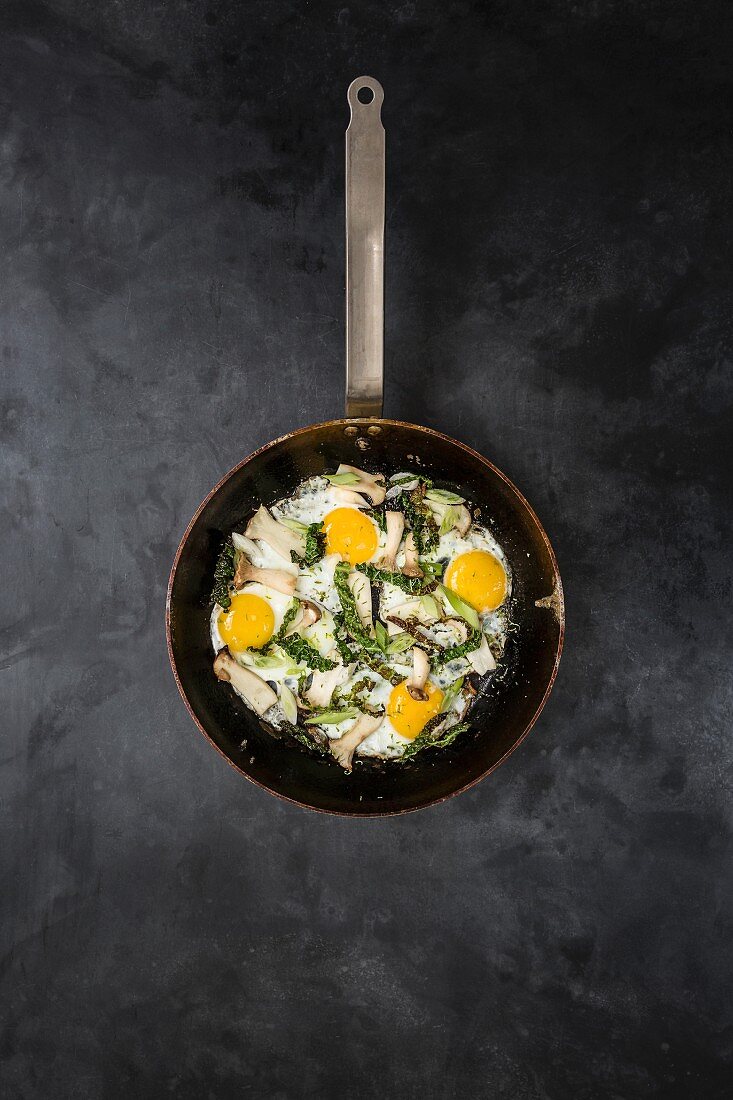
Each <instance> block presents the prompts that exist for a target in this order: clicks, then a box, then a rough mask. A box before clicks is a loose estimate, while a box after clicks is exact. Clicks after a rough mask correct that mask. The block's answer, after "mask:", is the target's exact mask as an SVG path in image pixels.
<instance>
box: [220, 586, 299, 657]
mask: <svg viewBox="0 0 733 1100" xmlns="http://www.w3.org/2000/svg"><path fill="white" fill-rule="evenodd" d="M289 606H290V597H289V596H284V595H283V594H282V593H281V592H275V591H274V589H272V588H268V587H266V586H265V585H263V584H248V585H246V586H245V587H244V588H243V589H242V591H241V592H235V593H234V595H233V596H232V599H231V604H230V606H229V607H228V608H227V610H226V611H224V610H222V608H221V607H219V606H218V605H217V606H216V607H215V608H214V610H213V612H212V615H211V641H212V644H213V646H214V649H215V650H216V652H217V653H218V652H219V650H220V649H223V648H224V646H228V647H229V651H230V653H232V654H238V653H243V652H244V650H246V649H260V648H261V647H262V646H263V645H267V643H268V642H269V641H270V638H271V637H272V636H273V634H275V633H276V632H277V631H278V630H279V629H280V626H281V625H282V621H283V617H284V615H285V612H286V611H287V609H288V607H289Z"/></svg>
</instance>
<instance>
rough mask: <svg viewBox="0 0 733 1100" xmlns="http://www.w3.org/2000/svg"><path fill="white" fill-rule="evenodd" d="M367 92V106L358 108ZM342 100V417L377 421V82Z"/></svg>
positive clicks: (380, 178)
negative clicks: (346, 118) (345, 123)
mask: <svg viewBox="0 0 733 1100" xmlns="http://www.w3.org/2000/svg"><path fill="white" fill-rule="evenodd" d="M363 89H365V90H363ZM370 93H371V99H370V101H369V102H368V103H364V102H363V100H364V99H367V98H368V97H369V94H370ZM360 94H361V97H362V98H361V99H360V98H359V95H360ZM346 96H347V99H348V101H349V106H350V107H351V122H350V123H349V128H348V130H347V131H346V415H347V416H349V417H352V416H376V417H381V415H382V395H383V388H384V359H383V356H384V127H383V126H382V118H381V107H382V102H383V100H384V90H383V88H382V85H381V84H380V83H379V81H377V80H373V79H372V77H370V76H360V77H358V78H357V79H356V80H354V81H352V83H351V84H350V85H349V90H348V92H347V93H346Z"/></svg>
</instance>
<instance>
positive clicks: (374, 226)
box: [166, 77, 564, 816]
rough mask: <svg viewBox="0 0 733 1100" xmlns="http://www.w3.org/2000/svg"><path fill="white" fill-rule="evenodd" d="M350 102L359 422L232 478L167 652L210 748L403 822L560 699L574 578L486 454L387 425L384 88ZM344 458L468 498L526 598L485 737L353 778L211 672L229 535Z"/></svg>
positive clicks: (467, 781) (176, 614)
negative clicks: (214, 598)
mask: <svg viewBox="0 0 733 1100" xmlns="http://www.w3.org/2000/svg"><path fill="white" fill-rule="evenodd" d="M347 98H348V102H349V105H350V107H351V121H350V124H349V128H348V130H347V133H346V334H347V335H346V418H345V419H343V420H332V421H328V422H327V423H323V424H314V425H312V426H311V427H308V428H301V429H300V430H298V431H294V432H291V433H290V434H289V435H285V436H282V437H281V438H280V439H275V440H273V441H272V442H271V443H268V444H266V445H265V446H264V447H260V449H259V450H257V451H255V452H254V454H251V455H250V456H249V457H248V458H245V459H244V460H243V461H242V462H240V463H239V465H237V466H235V467H234V469H233V470H230V471H229V473H228V474H226V475H225V476H224V477H223V478H222V480H221V481H220V482H219V484H218V485H217V486H216V487H215V488H214V489H212V491H211V492H210V493H209V495H208V496H207V497H206V499H205V500H204V501H203V503H202V504H201V506H200V507H199V509H198V510H197V512H196V514H195V515H194V517H193V519H192V520H191V522H190V523H189V525H188V527H187V529H186V532H185V534H184V536H183V539H182V540H181V544H180V546H179V548H178V552H177V554H176V557H175V560H174V563H173V568H172V570H171V575H170V583H169V586H168V599H167V604H166V631H167V637H168V652H169V654H170V659H171V665H172V667H173V673H174V675H175V678H176V682H177V684H178V687H179V690H180V692H181V695H182V696H183V699H184V702H185V703H186V706H187V707H188V709H189V711H190V713H191V716H192V718H193V719H194V721H195V723H196V725H197V726H198V727H199V729H200V730H201V732H202V733H203V734H204V736H205V737H207V738H208V740H209V741H210V742H211V744H212V745H213V746H214V747H215V748H216V749H218V750H219V752H220V753H221V754H222V755H223V756H224V757H225V758H226V759H227V760H228V761H229V763H230V764H231V765H232V767H234V768H235V769H236V770H237V771H238V772H240V773H241V774H242V775H244V776H246V777H247V778H248V779H250V780H252V782H253V783H256V784H258V785H259V786H260V787H263V788H264V789H265V790H268V791H270V792H271V793H272V794H276V795H279V796H280V797H282V798H285V799H288V800H289V801H291V802H295V803H298V804H299V805H301V806H305V807H309V808H310V809H313V810H320V811H323V812H326V813H334V814H344V815H354V816H383V815H387V814H398V813H405V812H407V811H409V810H416V809H419V808H421V807H424V806H430V805H432V804H434V803H437V802H442V801H443V800H444V799H446V798H449V797H450V796H451V795H455V794H458V793H459V792H461V791H464V790H466V789H467V788H468V787H471V786H472V785H473V784H474V783H477V782H478V781H479V780H480V779H482V778H484V777H485V776H487V775H489V774H490V773H491V772H492V771H493V770H494V769H495V768H496V767H497V766H498V765H499V764H500V763H501V762H502V761H503V760H505V759H506V757H507V756H508V755H509V754H510V753H511V752H512V751H513V750H514V749H515V748H516V747H517V745H519V743H520V742H521V741H522V740H523V739H524V738H525V737H526V736H527V734H528V732H529V730H530V729H531V728H532V726H533V725H534V723H535V721H536V720H537V717H538V715H539V713H540V711H541V710H542V708H543V706H544V704H545V702H546V700H547V697H548V695H549V693H550V691H551V689H552V685H553V682H554V680H555V676H556V673H557V667H558V663H559V660H560V653H561V650H562V643H563V633H564V604H563V591H562V583H561V581H560V574H559V572H558V567H557V562H556V560H555V555H554V553H553V550H552V547H551V545H550V541H549V539H548V538H547V535H546V534H545V532H544V530H543V529H542V526H541V524H540V521H539V520H538V518H537V516H536V515H535V513H534V511H533V510H532V508H531V507H530V505H529V503H528V502H527V501H526V500H525V498H524V497H523V496H522V494H521V493H520V492H519V490H518V489H517V488H516V487H515V486H514V485H513V484H512V482H511V481H510V480H509V478H508V477H506V475H505V474H503V473H502V472H501V471H500V470H498V469H497V468H496V466H494V465H493V464H492V463H491V462H489V460H488V459H486V458H484V457H483V456H482V455H480V454H478V453H477V452H476V451H474V450H472V449H471V448H470V447H467V446H465V444H463V443H459V442H458V441H457V440H455V439H451V438H450V437H449V436H447V435H443V434H442V433H440V432H437V431H433V430H431V429H429V428H423V427H420V426H419V425H417V424H407V423H404V422H403V421H400V420H385V419H384V418H383V417H382V386H383V331H384V299H383V281H384V274H383V273H384V129H383V127H382V122H381V105H382V101H383V99H384V93H383V90H382V87H381V85H380V84H379V83H378V82H377V81H376V80H373V79H371V78H370V77H359V78H358V79H357V80H355V81H353V83H352V84H351V85H350V87H349V90H348V93H347ZM339 462H345V463H347V464H350V465H354V466H360V467H363V468H366V469H368V470H370V471H373V472H381V473H384V474H385V475H387V476H389V475H390V474H393V473H396V472H398V471H400V470H419V471H421V472H423V473H424V474H426V475H427V476H428V477H430V478H432V480H433V481H434V482H435V484H436V486H442V487H445V488H450V489H454V488H455V487H459V488H460V492H461V493H462V494H463V495H464V496H465V497H466V499H467V500H468V501H470V502H471V503H472V504H473V505H474V506H475V507H477V508H479V509H480V514H481V522H482V523H484V524H486V526H487V527H488V528H489V529H490V530H491V532H492V533H493V534H494V535H495V537H496V538H497V540H498V541H499V543H500V544H501V546H502V547H503V549H504V551H505V553H506V555H507V558H508V560H509V563H510V566H511V570H512V576H513V590H512V597H511V605H510V612H511V621H512V624H513V629H512V631H511V632H510V635H509V638H508V641H507V646H506V652H505V656H504V659H503V661H502V662H501V663H500V664H499V669H498V671H497V672H496V673H495V674H494V676H493V678H491V679H490V681H489V683H488V685H487V686H486V688H485V689H484V690H482V691H481V692H480V693H479V695H478V697H477V699H476V701H475V703H474V706H473V709H472V711H471V715H470V719H471V726H470V729H469V730H467V731H466V732H465V733H464V734H461V736H460V737H458V738H457V739H456V740H455V741H454V743H453V744H452V745H451V746H450V747H448V748H445V749H441V750H431V749H426V750H423V751H422V752H420V753H417V754H416V755H415V756H414V757H413V758H412V759H411V760H410V761H409V762H407V761H406V762H404V763H400V762H396V763H394V762H393V763H388V764H385V763H383V762H381V761H378V760H369V759H362V760H358V761H357V763H356V764H355V767H354V770H353V772H352V773H351V774H347V773H345V772H344V771H343V770H342V769H341V768H340V767H339V766H338V765H337V764H336V763H335V762H334V761H332V760H330V759H327V758H323V757H316V756H314V755H312V754H310V753H309V752H308V751H307V749H303V748H301V747H300V746H299V745H298V744H295V743H293V742H292V741H291V740H290V739H288V738H287V737H279V736H278V735H277V732H276V731H273V730H272V729H271V728H270V727H269V726H267V724H265V723H263V722H262V721H261V720H260V719H258V718H257V716H256V715H255V714H254V713H253V712H252V711H250V710H249V709H248V708H247V707H246V706H245V704H244V703H243V702H241V701H240V699H239V698H238V697H237V696H236V695H235V694H234V692H233V691H232V690H231V689H230V688H227V687H226V686H225V685H224V684H222V683H220V682H219V681H218V680H217V679H216V678H215V676H214V675H213V672H212V662H213V651H212V648H211V642H210V639H209V615H210V604H209V595H210V592H211V587H212V580H213V571H214V564H215V562H216V558H217V555H218V553H219V550H220V548H221V545H222V543H223V541H224V539H225V538H226V537H227V536H228V535H229V533H230V532H231V530H232V529H233V528H239V529H241V528H242V524H243V523H244V522H246V520H247V519H248V518H249V516H251V514H252V513H253V512H254V511H255V510H256V509H257V507H258V506H259V505H260V503H264V504H265V505H270V504H273V503H274V502H275V501H276V500H277V499H278V498H280V497H284V496H287V495H289V494H290V493H292V492H293V491H294V490H295V489H296V487H297V486H298V484H299V483H300V482H301V481H303V480H304V479H305V478H309V477H313V476H315V475H316V474H322V473H324V472H326V471H328V472H331V471H333V470H334V469H335V468H336V466H337V465H338V464H339Z"/></svg>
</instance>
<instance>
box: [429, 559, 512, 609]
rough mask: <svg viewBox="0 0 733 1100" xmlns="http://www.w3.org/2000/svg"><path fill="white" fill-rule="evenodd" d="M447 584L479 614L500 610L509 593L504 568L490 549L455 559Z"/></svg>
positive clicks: (450, 566) (451, 565)
mask: <svg viewBox="0 0 733 1100" xmlns="http://www.w3.org/2000/svg"><path fill="white" fill-rule="evenodd" d="M443 582H444V584H445V586H446V588H450V590H451V592H455V594H456V595H457V596H460V597H461V599H462V600H465V601H466V603H467V604H469V605H470V606H471V607H473V608H474V610H476V611H496V609H497V607H500V606H501V604H502V603H503V602H504V599H505V597H506V593H507V576H506V571H505V569H504V566H503V565H502V564H501V562H500V561H499V559H498V558H497V557H495V556H494V554H492V553H491V552H490V551H489V550H468V551H467V552H466V553H464V554H458V556H457V557H455V558H453V560H452V561H451V563H450V565H449V566H448V568H447V569H446V571H445V576H444V578H443Z"/></svg>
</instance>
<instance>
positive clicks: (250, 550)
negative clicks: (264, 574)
mask: <svg viewBox="0 0 733 1100" xmlns="http://www.w3.org/2000/svg"><path fill="white" fill-rule="evenodd" d="M232 542H233V543H234V545H235V546H236V548H237V550H241V552H242V553H243V554H245V555H246V557H248V558H249V560H250V561H252V562H254V561H259V557H260V552H261V551H260V548H259V546H258V545H257V543H256V542H253V541H252V539H248V538H247V537H246V536H245V535H240V534H239V532H238V531H232Z"/></svg>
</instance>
